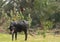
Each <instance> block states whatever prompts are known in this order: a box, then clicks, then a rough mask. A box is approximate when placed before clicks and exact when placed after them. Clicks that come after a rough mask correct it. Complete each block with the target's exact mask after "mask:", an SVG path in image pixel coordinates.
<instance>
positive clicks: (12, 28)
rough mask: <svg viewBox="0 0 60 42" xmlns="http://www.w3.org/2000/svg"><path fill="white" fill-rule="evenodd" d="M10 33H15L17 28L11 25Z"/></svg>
mask: <svg viewBox="0 0 60 42" xmlns="http://www.w3.org/2000/svg"><path fill="white" fill-rule="evenodd" d="M8 29H9V31H10V34H12V33H14V30H15V26H14V25H13V24H10V26H9V28H8Z"/></svg>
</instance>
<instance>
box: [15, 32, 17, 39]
mask: <svg viewBox="0 0 60 42" xmlns="http://www.w3.org/2000/svg"><path fill="white" fill-rule="evenodd" d="M15 40H17V32H16V33H15Z"/></svg>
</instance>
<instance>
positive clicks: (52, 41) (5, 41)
mask: <svg viewBox="0 0 60 42" xmlns="http://www.w3.org/2000/svg"><path fill="white" fill-rule="evenodd" d="M0 42H60V35H47V36H46V38H43V36H41V35H37V36H35V37H32V36H30V35H28V40H27V41H24V35H20V34H19V35H18V40H16V41H15V40H14V41H12V40H11V35H9V34H0Z"/></svg>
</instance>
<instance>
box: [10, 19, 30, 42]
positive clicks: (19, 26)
mask: <svg viewBox="0 0 60 42" xmlns="http://www.w3.org/2000/svg"><path fill="white" fill-rule="evenodd" d="M28 27H29V24H28V21H26V20H22V21H13V22H11V23H10V26H9V30H10V33H11V34H12V40H14V35H15V40H17V32H22V31H23V32H24V34H25V41H26V40H27V29H28Z"/></svg>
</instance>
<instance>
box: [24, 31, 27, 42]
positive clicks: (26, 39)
mask: <svg viewBox="0 0 60 42" xmlns="http://www.w3.org/2000/svg"><path fill="white" fill-rule="evenodd" d="M24 33H25V41H26V40H27V30H24Z"/></svg>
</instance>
